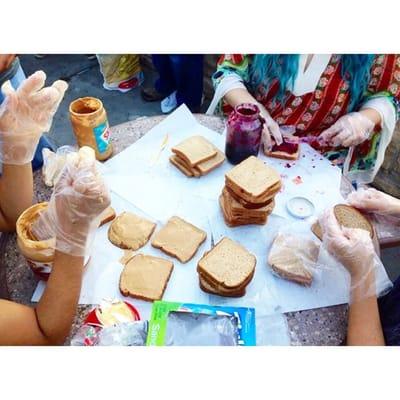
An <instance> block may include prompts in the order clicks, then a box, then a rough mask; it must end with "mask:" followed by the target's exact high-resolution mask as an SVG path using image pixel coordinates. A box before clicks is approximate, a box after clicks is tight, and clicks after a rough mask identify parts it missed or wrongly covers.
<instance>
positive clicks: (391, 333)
mask: <svg viewBox="0 0 400 400" xmlns="http://www.w3.org/2000/svg"><path fill="white" fill-rule="evenodd" d="M378 304H379V314H380V317H381V323H382V329H383V333H384V335H385V342H386V345H388V346H399V345H400V277H399V278H397V280H396V281H395V283H394V285H393V288H392V290H391V291H390V292H389V293H388V294H386V295H385V296H382V297H381V298H380V299H378Z"/></svg>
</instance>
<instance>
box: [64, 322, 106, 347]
mask: <svg viewBox="0 0 400 400" xmlns="http://www.w3.org/2000/svg"><path fill="white" fill-rule="evenodd" d="M100 330H101V328H100V327H98V326H92V325H88V324H84V325H82V326H81V327H80V328H79V329H78V331H77V332H76V333H75V335H74V336H73V337H72V339H71V346H96V345H97V343H98V342H99V332H100Z"/></svg>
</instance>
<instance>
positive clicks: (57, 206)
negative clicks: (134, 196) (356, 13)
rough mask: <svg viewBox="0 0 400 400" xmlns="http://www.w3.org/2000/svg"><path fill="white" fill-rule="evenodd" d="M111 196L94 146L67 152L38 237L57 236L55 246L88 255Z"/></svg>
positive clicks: (36, 229)
mask: <svg viewBox="0 0 400 400" xmlns="http://www.w3.org/2000/svg"><path fill="white" fill-rule="evenodd" d="M109 205H110V195H109V191H108V189H107V187H106V186H105V183H104V181H103V179H102V177H101V175H100V174H99V173H98V171H97V169H96V164H95V155H94V152H93V150H92V149H90V148H88V147H83V148H81V149H80V150H79V153H73V154H70V155H68V158H67V162H66V164H65V167H64V169H63V171H62V172H61V175H60V177H59V178H58V180H57V183H56V185H55V188H54V192H53V194H52V196H51V199H50V202H49V206H48V208H47V209H46V210H45V211H44V212H43V213H42V214H41V215H40V217H39V219H38V221H37V222H36V224H35V225H34V227H33V234H34V235H35V237H36V238H37V239H38V240H45V239H48V238H50V237H56V249H57V250H59V251H61V252H63V253H66V254H72V255H75V256H84V255H86V254H87V249H88V246H89V245H90V244H91V243H90V242H91V240H92V239H93V234H94V232H95V231H96V229H97V227H98V225H99V217H100V215H101V213H102V212H103V211H104V210H105V209H106V208H107V207H108V206H109Z"/></svg>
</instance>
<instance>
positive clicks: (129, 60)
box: [97, 54, 143, 93]
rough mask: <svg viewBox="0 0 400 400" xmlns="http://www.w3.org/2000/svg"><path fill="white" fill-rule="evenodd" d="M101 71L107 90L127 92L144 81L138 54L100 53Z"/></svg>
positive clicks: (98, 56)
mask: <svg viewBox="0 0 400 400" xmlns="http://www.w3.org/2000/svg"><path fill="white" fill-rule="evenodd" d="M97 59H98V61H99V65H100V71H101V73H102V75H103V78H104V83H103V87H104V89H107V90H119V91H120V92H123V93H124V92H127V91H129V90H131V89H133V88H135V87H137V86H139V85H141V83H142V82H143V73H142V71H141V68H140V62H139V56H138V55H137V54H98V55H97Z"/></svg>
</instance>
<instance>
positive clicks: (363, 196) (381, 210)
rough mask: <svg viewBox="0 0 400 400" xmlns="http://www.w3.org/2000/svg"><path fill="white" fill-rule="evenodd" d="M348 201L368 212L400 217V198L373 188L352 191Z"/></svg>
mask: <svg viewBox="0 0 400 400" xmlns="http://www.w3.org/2000/svg"><path fill="white" fill-rule="evenodd" d="M347 202H348V203H349V204H350V205H352V206H353V207H356V208H358V209H360V210H364V211H367V212H373V213H378V214H382V215H391V216H394V217H400V200H399V199H396V198H395V197H392V196H390V195H388V194H386V193H383V192H380V191H379V190H376V189H373V188H369V189H358V190H357V191H356V192H352V193H350V194H349V195H348V197H347Z"/></svg>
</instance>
